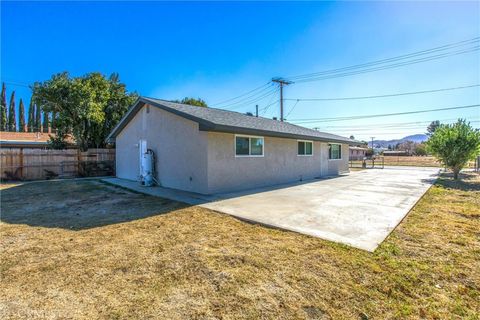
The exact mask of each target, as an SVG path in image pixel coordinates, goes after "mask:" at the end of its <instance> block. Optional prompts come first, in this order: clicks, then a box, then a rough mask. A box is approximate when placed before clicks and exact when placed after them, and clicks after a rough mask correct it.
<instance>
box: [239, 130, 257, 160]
mask: <svg viewBox="0 0 480 320" xmlns="http://www.w3.org/2000/svg"><path fill="white" fill-rule="evenodd" d="M263 147H264V139H263V137H257V136H244V135H237V134H236V135H235V157H263Z"/></svg>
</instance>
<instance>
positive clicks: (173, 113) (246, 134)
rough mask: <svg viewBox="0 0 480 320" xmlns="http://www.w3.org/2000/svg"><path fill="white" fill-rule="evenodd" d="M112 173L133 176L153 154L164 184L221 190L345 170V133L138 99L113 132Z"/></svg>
mask: <svg viewBox="0 0 480 320" xmlns="http://www.w3.org/2000/svg"><path fill="white" fill-rule="evenodd" d="M107 140H108V141H109V142H115V144H116V174H117V177H119V178H124V179H129V180H138V179H139V175H140V170H141V168H140V165H141V163H140V156H141V154H142V152H143V153H144V152H145V151H146V150H148V149H150V150H152V151H153V152H154V154H155V159H156V160H155V167H156V180H157V181H158V182H159V183H160V185H162V186H164V187H168V188H174V189H180V190H186V191H192V192H197V193H201V194H214V193H224V192H231V191H238V190H244V189H250V188H256V187H264V186H271V185H275V184H281V183H287V182H294V181H301V180H306V179H313V178H316V177H322V176H328V175H337V174H339V173H343V172H348V171H349V167H348V154H349V149H348V147H349V145H350V144H358V141H354V140H351V139H348V138H344V137H341V136H338V135H334V134H329V133H324V132H319V131H316V130H312V129H308V128H304V127H301V126H297V125H293V124H291V123H288V122H282V121H278V120H273V119H267V118H263V117H255V116H251V115H246V114H242V113H238V112H233V111H227V110H222V109H216V108H206V107H197V106H190V105H185V104H179V103H173V102H169V101H165V100H159V99H152V98H147V97H141V98H139V99H138V100H137V101H136V102H135V103H134V105H133V106H132V107H131V108H130V109H129V111H128V112H127V114H126V115H125V116H124V117H123V118H122V120H121V121H120V122H119V123H118V125H117V126H116V127H115V128H114V129H113V130H112V132H111V133H110V135H109V136H108V138H107Z"/></svg>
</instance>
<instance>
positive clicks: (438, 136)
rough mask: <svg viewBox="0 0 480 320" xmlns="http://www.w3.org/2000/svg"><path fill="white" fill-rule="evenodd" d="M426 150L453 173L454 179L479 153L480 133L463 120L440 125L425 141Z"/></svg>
mask: <svg viewBox="0 0 480 320" xmlns="http://www.w3.org/2000/svg"><path fill="white" fill-rule="evenodd" d="M427 150H428V151H429V152H430V153H431V154H433V155H434V156H435V157H437V158H438V160H440V161H441V162H442V163H443V164H444V165H445V166H446V167H448V168H450V169H451V170H452V171H453V175H454V178H455V179H457V178H458V173H459V172H460V170H461V169H462V168H463V167H464V166H465V165H466V164H467V162H468V161H469V160H472V159H474V157H475V156H476V155H478V154H479V153H480V131H479V130H478V129H474V128H472V127H471V126H470V123H467V122H466V121H465V120H464V119H459V120H458V121H457V122H456V123H454V124H452V125H448V124H447V125H445V124H441V125H440V126H439V127H438V128H437V129H436V130H435V132H434V133H433V134H432V136H431V137H430V139H429V140H428V141H427Z"/></svg>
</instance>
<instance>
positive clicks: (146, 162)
mask: <svg viewBox="0 0 480 320" xmlns="http://www.w3.org/2000/svg"><path fill="white" fill-rule="evenodd" d="M141 162H142V164H141V168H142V172H141V177H140V178H141V182H142V184H143V185H144V186H146V187H151V186H153V185H154V181H155V177H154V170H155V155H154V153H153V151H152V150H151V149H148V150H147V151H146V152H145V153H143V154H142V157H141Z"/></svg>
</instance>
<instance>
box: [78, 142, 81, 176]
mask: <svg viewBox="0 0 480 320" xmlns="http://www.w3.org/2000/svg"><path fill="white" fill-rule="evenodd" d="M80 154H81V152H80V148H78V149H77V176H80V170H81V165H80V158H81V157H80Z"/></svg>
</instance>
